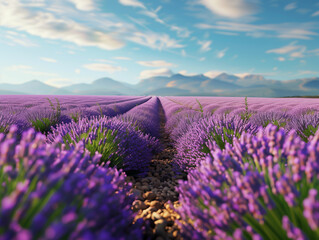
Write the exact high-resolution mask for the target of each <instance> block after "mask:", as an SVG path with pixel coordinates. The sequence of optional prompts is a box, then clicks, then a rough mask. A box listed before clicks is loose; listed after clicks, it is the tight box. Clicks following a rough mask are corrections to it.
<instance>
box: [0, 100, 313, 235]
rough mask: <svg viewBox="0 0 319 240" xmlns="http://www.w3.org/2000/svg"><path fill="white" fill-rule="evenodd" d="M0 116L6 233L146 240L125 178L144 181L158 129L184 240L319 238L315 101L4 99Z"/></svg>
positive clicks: (0, 220) (1, 225) (0, 223)
mask: <svg viewBox="0 0 319 240" xmlns="http://www.w3.org/2000/svg"><path fill="white" fill-rule="evenodd" d="M0 111H1V112H0V132H1V133H0V184H1V186H2V188H1V189H0V238H4V239H60V238H69V239H143V231H144V230H143V227H142V225H143V222H142V220H141V219H140V220H138V221H135V220H134V219H135V216H136V213H134V212H133V211H132V210H131V205H132V202H133V201H134V200H135V198H134V196H133V195H132V194H131V193H130V189H131V184H130V183H127V181H126V176H127V175H129V176H136V177H146V176H147V172H148V169H149V166H150V162H151V160H152V158H153V156H154V154H157V153H159V152H160V151H161V150H162V146H161V134H163V131H166V133H168V134H169V135H170V138H171V140H172V142H173V146H174V147H175V148H176V154H175V156H174V159H173V162H172V165H173V169H174V171H175V172H176V174H177V175H179V174H181V175H182V176H183V177H184V180H183V181H182V180H181V181H180V182H179V186H178V187H177V189H176V190H177V192H178V193H179V202H180V204H181V207H180V208H176V211H177V212H178V213H179V214H180V216H181V219H180V220H179V225H180V229H181V233H182V236H183V238H184V239H318V238H319V193H318V191H319V181H318V177H319V131H318V126H319V101H317V100H313V99H288V98H287V99H286V98H283V99H262V98H248V99H247V98H213V97H198V98H195V97H159V98H158V97H122V96H119V97H110V96H106V97H102V96H100V97H91V96H88V97H83V96H81V97H77V96H72V97H71V96H59V97H57V98H55V97H52V96H23V97H22V96H20V97H17V96H1V99H0ZM162 123H163V124H165V129H161V125H163V124H162Z"/></svg>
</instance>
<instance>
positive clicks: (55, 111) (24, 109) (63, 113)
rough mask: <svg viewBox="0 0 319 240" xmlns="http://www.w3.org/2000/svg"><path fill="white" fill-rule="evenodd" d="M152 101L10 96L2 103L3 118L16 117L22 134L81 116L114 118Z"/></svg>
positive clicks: (138, 98) (132, 98)
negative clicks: (6, 116)
mask: <svg viewBox="0 0 319 240" xmlns="http://www.w3.org/2000/svg"><path fill="white" fill-rule="evenodd" d="M149 99H150V97H128V96H85V97H83V96H58V97H56V96H6V97H5V100H6V101H1V102H0V109H1V113H2V115H10V116H12V123H14V124H15V125H17V126H18V129H19V130H18V131H19V132H20V133H22V132H23V131H24V130H27V129H29V128H30V127H35V128H36V129H37V131H42V132H43V133H47V132H48V131H49V130H50V128H51V126H53V127H54V126H55V125H56V124H59V123H69V122H71V121H72V120H73V121H78V120H79V118H81V117H88V118H90V117H97V116H101V115H103V116H104V115H106V116H110V117H114V116H116V115H119V114H123V113H125V112H127V111H129V110H130V109H132V108H134V107H135V106H137V105H140V104H143V103H145V102H147V101H148V100H149ZM0 124H4V123H0Z"/></svg>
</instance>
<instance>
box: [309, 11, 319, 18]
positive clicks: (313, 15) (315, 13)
mask: <svg viewBox="0 0 319 240" xmlns="http://www.w3.org/2000/svg"><path fill="white" fill-rule="evenodd" d="M311 16H312V17H316V16H319V11H317V12H314V13H313V14H312V15H311Z"/></svg>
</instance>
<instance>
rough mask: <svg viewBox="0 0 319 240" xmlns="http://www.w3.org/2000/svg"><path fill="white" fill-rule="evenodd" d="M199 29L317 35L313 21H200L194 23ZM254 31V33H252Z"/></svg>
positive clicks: (293, 36)
mask: <svg viewBox="0 0 319 240" xmlns="http://www.w3.org/2000/svg"><path fill="white" fill-rule="evenodd" d="M195 26H196V27H197V28H199V29H217V30H223V31H229V32H244V33H249V35H250V36H253V37H256V34H257V35H258V36H259V37H260V36H261V33H262V32H265V33H267V34H264V35H263V36H264V37H277V38H291V39H305V40H309V39H312V36H317V35H319V34H318V33H316V32H314V31H312V30H313V29H316V24H315V23H278V24H263V25H256V24H248V23H239V22H225V21H219V22H216V24H215V25H212V24H206V23H200V24H196V25H195ZM253 33H254V34H253Z"/></svg>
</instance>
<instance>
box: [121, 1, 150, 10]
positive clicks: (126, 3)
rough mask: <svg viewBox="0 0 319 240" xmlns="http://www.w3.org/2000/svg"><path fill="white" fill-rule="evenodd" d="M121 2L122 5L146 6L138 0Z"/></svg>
mask: <svg viewBox="0 0 319 240" xmlns="http://www.w3.org/2000/svg"><path fill="white" fill-rule="evenodd" d="M119 2H120V3H121V4H122V5H125V6H130V7H139V8H144V9H146V8H145V6H144V4H143V3H141V2H140V1H138V0H119Z"/></svg>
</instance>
